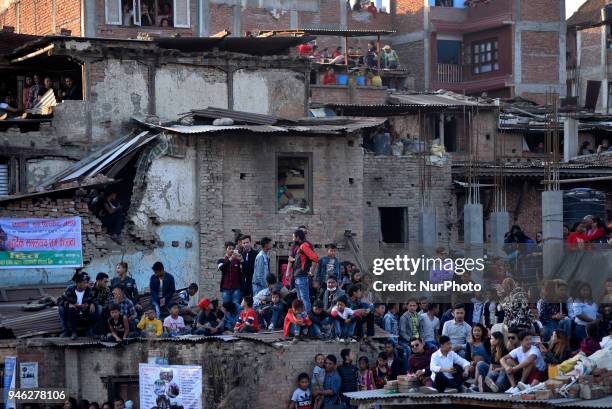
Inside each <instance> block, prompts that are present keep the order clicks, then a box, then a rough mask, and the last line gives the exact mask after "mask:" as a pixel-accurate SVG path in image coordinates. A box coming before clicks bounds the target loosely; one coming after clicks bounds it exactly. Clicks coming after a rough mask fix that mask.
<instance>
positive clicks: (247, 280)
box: [241, 234, 257, 296]
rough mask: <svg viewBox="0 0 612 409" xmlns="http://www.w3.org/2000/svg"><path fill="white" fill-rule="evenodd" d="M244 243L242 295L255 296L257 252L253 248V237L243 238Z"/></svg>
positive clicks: (246, 236)
mask: <svg viewBox="0 0 612 409" xmlns="http://www.w3.org/2000/svg"><path fill="white" fill-rule="evenodd" d="M241 241H242V248H243V252H242V295H243V296H245V295H250V296H255V295H256V293H253V285H252V283H253V271H255V257H257V250H255V249H254V248H253V242H252V241H251V236H249V235H248V234H246V235H244V236H242V237H241Z"/></svg>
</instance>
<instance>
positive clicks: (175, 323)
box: [164, 304, 186, 337]
mask: <svg viewBox="0 0 612 409" xmlns="http://www.w3.org/2000/svg"><path fill="white" fill-rule="evenodd" d="M169 309H170V315H168V316H167V317H166V319H165V320H164V336H166V337H178V336H181V335H182V334H184V333H185V332H186V331H185V330H186V328H185V320H183V317H181V316H180V315H179V306H178V304H170V308H169Z"/></svg>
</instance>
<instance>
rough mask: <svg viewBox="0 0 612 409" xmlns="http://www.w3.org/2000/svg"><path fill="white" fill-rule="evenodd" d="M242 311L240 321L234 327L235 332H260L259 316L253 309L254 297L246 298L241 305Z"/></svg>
mask: <svg viewBox="0 0 612 409" xmlns="http://www.w3.org/2000/svg"><path fill="white" fill-rule="evenodd" d="M240 306H241V307H242V311H241V312H240V316H239V317H238V321H237V322H236V325H235V326H234V331H235V332H259V322H258V321H257V314H256V313H255V310H254V309H253V297H248V296H247V297H244V298H243V299H242V303H241V304H240Z"/></svg>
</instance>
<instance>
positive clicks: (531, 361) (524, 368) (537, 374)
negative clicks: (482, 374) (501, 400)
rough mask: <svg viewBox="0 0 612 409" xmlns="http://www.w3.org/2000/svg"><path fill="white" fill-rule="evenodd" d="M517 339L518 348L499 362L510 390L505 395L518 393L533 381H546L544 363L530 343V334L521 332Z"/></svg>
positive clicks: (539, 353) (540, 354)
mask: <svg viewBox="0 0 612 409" xmlns="http://www.w3.org/2000/svg"><path fill="white" fill-rule="evenodd" d="M518 339H519V341H520V346H519V347H518V348H515V349H513V350H512V351H510V353H509V354H508V355H506V356H505V357H503V358H502V360H501V365H502V367H503V368H504V371H505V373H506V376H507V377H508V381H509V382H510V389H508V390H507V391H506V393H510V394H514V393H518V392H520V391H521V390H523V389H525V387H527V386H528V385H531V384H532V383H534V382H535V381H539V382H543V381H544V380H545V379H546V362H544V358H542V353H541V352H540V350H539V349H538V348H537V347H536V346H535V345H533V344H532V343H531V334H529V333H528V332H527V331H521V332H520V333H519V334H518Z"/></svg>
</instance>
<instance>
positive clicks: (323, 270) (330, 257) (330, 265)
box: [316, 244, 340, 283]
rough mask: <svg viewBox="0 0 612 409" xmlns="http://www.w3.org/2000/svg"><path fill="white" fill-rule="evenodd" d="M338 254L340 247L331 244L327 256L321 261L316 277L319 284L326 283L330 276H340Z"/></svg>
mask: <svg viewBox="0 0 612 409" xmlns="http://www.w3.org/2000/svg"><path fill="white" fill-rule="evenodd" d="M337 253H338V247H337V246H336V245H335V244H330V245H329V246H328V247H327V256H325V257H323V258H322V259H321V260H319V268H318V270H317V276H316V279H317V281H318V282H319V283H324V282H325V281H326V280H327V277H329V276H330V275H334V276H336V277H338V276H339V275H340V262H339V261H338V258H337V257H336V255H337Z"/></svg>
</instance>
